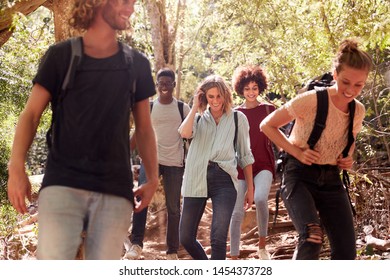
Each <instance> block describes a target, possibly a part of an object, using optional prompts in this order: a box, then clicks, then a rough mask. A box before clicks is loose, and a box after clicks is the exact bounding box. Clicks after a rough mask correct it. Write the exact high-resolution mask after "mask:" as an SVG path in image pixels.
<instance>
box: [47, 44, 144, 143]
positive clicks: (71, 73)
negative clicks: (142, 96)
mask: <svg viewBox="0 0 390 280" xmlns="http://www.w3.org/2000/svg"><path fill="white" fill-rule="evenodd" d="M69 41H70V45H71V56H70V59H69V60H70V63H69V66H68V70H67V72H66V75H65V78H64V80H63V82H62V86H61V90H60V92H59V94H58V96H57V99H56V100H53V101H52V103H53V105H54V106H52V108H55V110H53V115H52V119H51V124H50V127H49V130H48V131H47V133H46V142H47V144H48V147H49V149H50V148H51V147H52V145H53V143H54V137H55V133H54V131H55V129H56V127H58V125H59V124H58V123H56V116H57V115H58V114H59V111H60V110H61V103H62V101H63V100H64V98H65V96H66V94H67V91H68V89H71V88H73V83H74V78H75V76H76V75H75V74H76V70H77V67H78V66H79V65H80V64H81V61H82V59H83V47H82V46H83V45H82V38H81V37H72V38H70V39H69ZM120 44H121V46H122V50H123V54H124V56H125V59H126V65H127V66H128V71H129V77H130V78H129V79H130V84H131V88H130V95H131V105H132V106H134V100H135V90H136V83H137V81H136V79H135V78H134V75H135V74H136V71H133V58H134V52H135V51H134V50H133V49H132V48H131V47H129V46H128V45H127V44H124V43H122V42H120Z"/></svg>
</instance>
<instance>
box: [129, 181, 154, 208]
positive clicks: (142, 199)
mask: <svg viewBox="0 0 390 280" xmlns="http://www.w3.org/2000/svg"><path fill="white" fill-rule="evenodd" d="M157 187H158V181H157V182H154V183H152V182H151V183H149V182H147V183H145V184H142V185H141V186H140V187H139V188H137V189H136V190H135V191H134V212H136V213H138V212H141V211H142V210H143V209H144V208H145V207H147V206H148V205H149V203H150V202H151V201H152V198H153V195H154V193H155V192H156V190H157Z"/></svg>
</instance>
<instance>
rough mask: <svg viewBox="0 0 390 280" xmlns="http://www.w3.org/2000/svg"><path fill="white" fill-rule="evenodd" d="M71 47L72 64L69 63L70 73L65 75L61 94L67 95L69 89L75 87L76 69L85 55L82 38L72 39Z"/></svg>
mask: <svg viewBox="0 0 390 280" xmlns="http://www.w3.org/2000/svg"><path fill="white" fill-rule="evenodd" d="M70 45H71V57H70V63H69V67H68V71H67V72H66V75H65V79H64V81H63V83H62V86H61V94H63V93H65V92H66V90H67V89H68V88H72V87H73V83H74V77H75V74H76V69H77V66H78V65H79V64H80V62H81V58H82V54H83V45H82V42H81V37H74V38H71V39H70Z"/></svg>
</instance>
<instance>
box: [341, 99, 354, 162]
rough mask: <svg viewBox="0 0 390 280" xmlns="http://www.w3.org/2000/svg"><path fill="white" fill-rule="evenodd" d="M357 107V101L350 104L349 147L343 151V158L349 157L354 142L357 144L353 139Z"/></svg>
mask: <svg viewBox="0 0 390 280" xmlns="http://www.w3.org/2000/svg"><path fill="white" fill-rule="evenodd" d="M355 107H356V102H355V100H352V101H351V102H349V104H348V108H349V127H348V143H347V146H345V148H344V150H343V157H346V156H348V153H349V150H350V149H351V146H352V144H353V142H355V138H354V137H353V118H354V117H355Z"/></svg>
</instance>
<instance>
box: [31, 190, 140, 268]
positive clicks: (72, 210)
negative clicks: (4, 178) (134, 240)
mask: <svg viewBox="0 0 390 280" xmlns="http://www.w3.org/2000/svg"><path fill="white" fill-rule="evenodd" d="M132 210H133V204H132V203H131V202H130V201H129V200H127V199H125V198H122V197H119V196H114V195H108V194H102V193H97V192H91V191H86V190H79V189H75V188H69V187H65V186H49V187H46V188H44V189H42V190H41V191H40V193H39V198H38V212H39V223H38V249H37V257H38V259H42V260H49V259H50V260H74V259H75V257H76V254H77V251H78V249H79V246H80V244H81V242H82V232H83V231H85V232H86V237H85V240H84V251H85V259H87V260H109V259H110V260H120V259H121V256H122V250H123V242H124V241H125V238H126V234H127V232H128V229H129V226H130V217H131V212H132Z"/></svg>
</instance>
